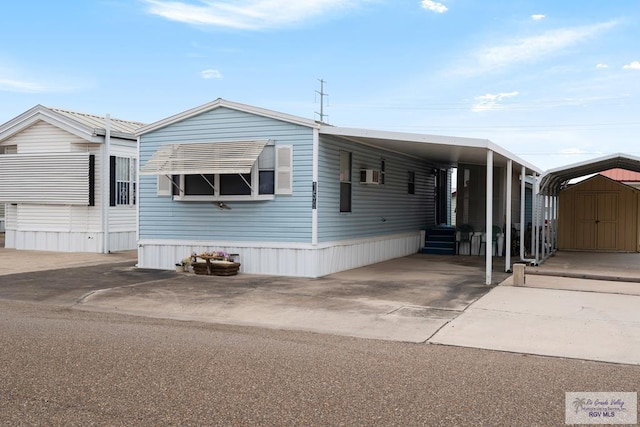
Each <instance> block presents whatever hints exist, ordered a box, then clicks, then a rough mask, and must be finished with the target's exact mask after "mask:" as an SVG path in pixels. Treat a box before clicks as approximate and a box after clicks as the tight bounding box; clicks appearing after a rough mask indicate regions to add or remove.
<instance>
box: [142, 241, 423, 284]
mask: <svg viewBox="0 0 640 427" xmlns="http://www.w3.org/2000/svg"><path fill="white" fill-rule="evenodd" d="M272 246H279V247H272ZM419 249H420V233H419V232H416V233H412V234H402V235H395V236H381V237H377V238H369V239H360V240H353V241H343V242H332V243H323V244H319V245H317V246H312V245H310V244H290V245H286V244H274V245H269V244H267V243H264V242H259V243H250V242H247V243H242V244H238V243H235V244H231V243H230V242H220V243H218V244H216V243H215V242H210V243H208V242H193V243H189V242H182V241H181V242H178V241H175V242H173V241H168V240H163V241H153V240H145V241H141V242H140V244H139V247H138V266H139V267H141V268H155V269H163V270H173V269H174V268H175V264H176V263H177V262H179V261H180V260H182V259H183V258H185V257H188V256H189V255H190V254H191V253H192V252H195V253H202V252H204V251H225V252H228V253H236V254H239V255H240V256H239V257H238V262H240V263H241V264H242V266H241V267H240V271H241V272H243V273H249V274H267V275H277V276H294V277H320V276H325V275H327V274H331V273H336V272H338V271H343V270H349V269H352V268H356V267H361V266H365V265H369V264H374V263H376V262H380V261H385V260H388V259H393V258H399V257H402V256H407V255H411V254H415V253H417V252H418V250H419Z"/></svg>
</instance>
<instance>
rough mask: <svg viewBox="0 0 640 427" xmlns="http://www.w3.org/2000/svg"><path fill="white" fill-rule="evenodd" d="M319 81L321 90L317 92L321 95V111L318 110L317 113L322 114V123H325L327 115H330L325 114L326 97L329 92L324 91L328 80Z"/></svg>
mask: <svg viewBox="0 0 640 427" xmlns="http://www.w3.org/2000/svg"><path fill="white" fill-rule="evenodd" d="M318 81H319V82H320V90H319V91H316V93H317V94H318V95H320V112H319V113H318V112H317V111H316V114H317V115H319V116H320V123H324V122H325V121H324V119H325V117H328V115H326V114H324V97H325V96H329V94H327V93H324V84H325V83H326V82H325V81H324V80H322V79H318Z"/></svg>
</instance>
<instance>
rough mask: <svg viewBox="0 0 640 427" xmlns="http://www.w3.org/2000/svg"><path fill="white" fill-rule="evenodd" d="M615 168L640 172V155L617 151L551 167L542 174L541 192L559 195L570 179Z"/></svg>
mask: <svg viewBox="0 0 640 427" xmlns="http://www.w3.org/2000/svg"><path fill="white" fill-rule="evenodd" d="M613 168H620V169H626V170H630V171H634V172H640V157H635V156H630V155H628V154H622V153H617V154H610V155H608V156H604V157H599V158H597V159H593V160H587V161H584V162H579V163H574V164H571V165H568V166H562V167H559V168H555V169H549V170H548V171H546V172H545V173H544V175H542V178H541V180H540V193H541V194H544V195H547V196H557V195H558V193H560V190H561V189H562V188H564V186H565V185H566V183H567V182H568V181H569V180H570V179H573V178H578V177H581V176H585V175H589V174H593V173H598V172H602V171H605V170H608V169H613Z"/></svg>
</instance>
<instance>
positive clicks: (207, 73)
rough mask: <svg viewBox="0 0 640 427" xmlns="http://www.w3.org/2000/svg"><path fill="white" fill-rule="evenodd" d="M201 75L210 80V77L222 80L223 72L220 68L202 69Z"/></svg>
mask: <svg viewBox="0 0 640 427" xmlns="http://www.w3.org/2000/svg"><path fill="white" fill-rule="evenodd" d="M200 77H202V78H203V79H206V80H209V79H216V80H222V73H221V72H220V71H218V70H213V69H209V70H202V71H200Z"/></svg>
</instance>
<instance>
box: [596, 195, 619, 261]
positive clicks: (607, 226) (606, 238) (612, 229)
mask: <svg viewBox="0 0 640 427" xmlns="http://www.w3.org/2000/svg"><path fill="white" fill-rule="evenodd" d="M596 225H597V228H598V239H597V241H598V245H597V248H598V249H600V250H615V249H618V193H599V194H598V219H597V220H596Z"/></svg>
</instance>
